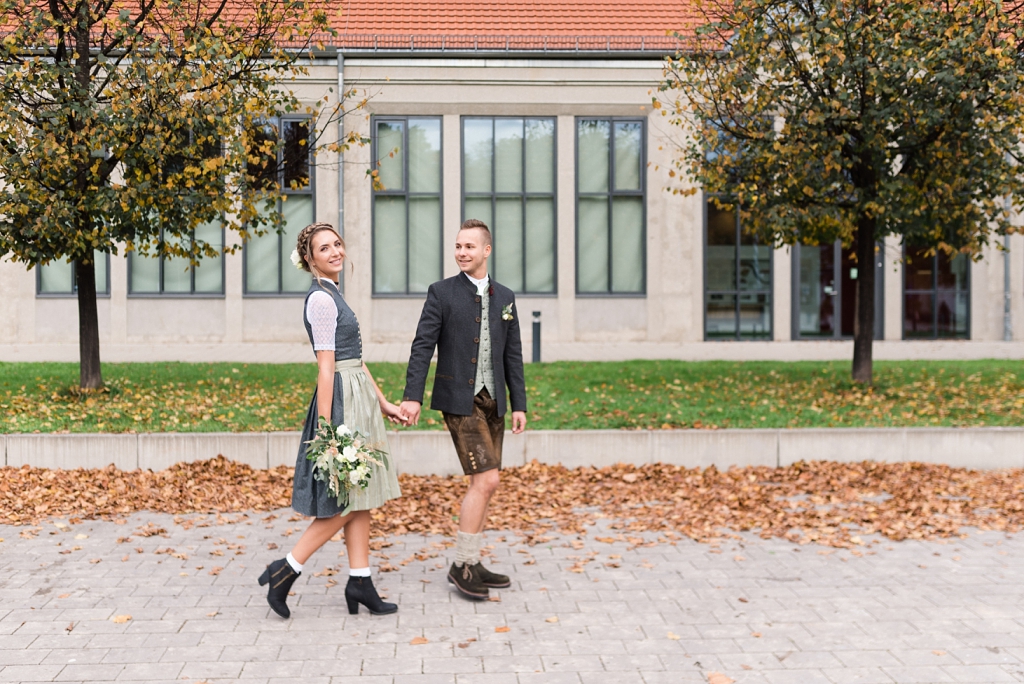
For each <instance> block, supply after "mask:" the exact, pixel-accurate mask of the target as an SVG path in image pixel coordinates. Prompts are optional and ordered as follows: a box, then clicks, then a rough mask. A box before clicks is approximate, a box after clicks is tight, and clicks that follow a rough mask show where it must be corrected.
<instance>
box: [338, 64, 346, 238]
mask: <svg viewBox="0 0 1024 684" xmlns="http://www.w3.org/2000/svg"><path fill="white" fill-rule="evenodd" d="M338 106H339V107H340V108H342V111H341V112H339V116H338V232H339V233H341V237H342V238H344V237H345V151H344V149H343V147H342V146H343V145H344V144H345V117H344V116H343V115H342V112H344V106H345V57H344V55H342V54H341V50H338Z"/></svg>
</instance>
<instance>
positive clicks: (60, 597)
mask: <svg viewBox="0 0 1024 684" xmlns="http://www.w3.org/2000/svg"><path fill="white" fill-rule="evenodd" d="M69 596H71V594H61V595H60V596H58V597H57V598H59V599H64V598H68V597H69Z"/></svg>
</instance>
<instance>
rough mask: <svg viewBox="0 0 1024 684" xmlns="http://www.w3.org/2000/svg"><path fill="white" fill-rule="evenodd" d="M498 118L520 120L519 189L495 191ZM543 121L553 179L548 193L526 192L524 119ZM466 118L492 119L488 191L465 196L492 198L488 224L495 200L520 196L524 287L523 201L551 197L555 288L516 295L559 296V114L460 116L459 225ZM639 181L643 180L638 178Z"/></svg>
mask: <svg viewBox="0 0 1024 684" xmlns="http://www.w3.org/2000/svg"><path fill="white" fill-rule="evenodd" d="M499 119H504V120H521V121H522V122H523V129H524V131H523V132H524V135H523V150H522V188H523V189H522V192H498V191H497V189H496V188H497V178H496V175H497V167H496V165H497V154H495V145H494V124H495V122H496V121H498V120H499ZM531 119H533V120H543V121H550V122H551V123H552V145H553V150H552V155H551V156H552V160H551V161H552V167H553V168H552V180H553V181H554V183H553V187H552V188H551V192H550V193H537V192H528V191H527V189H526V136H525V129H526V122H527V121H529V120H531ZM467 120H481V121H490V122H491V191H490V192H489V193H486V192H473V193H470V194H469V195H468V197H472V198H485V197H489V198H490V200H491V223H492V224H493V223H494V216H495V213H496V209H497V199H498V198H499V197H503V198H510V199H511V198H519V199H520V200H521V211H522V216H523V250H522V254H523V259H522V264H521V268H522V282H523V285H524V287H525V285H526V254H527V252H526V200H527V199H530V198H535V199H549V198H550V199H551V203H552V208H553V210H554V217H555V222H554V231H553V233H552V235H551V251H552V254H553V255H554V266H555V268H554V273H553V275H552V277H553V282H554V287H553V288H552V289H551V290H550V291H549V292H544V291H531V290H526V289H524V290H522V291H521V292H516V295H522V296H524V297H541V298H543V297H558V117H557V116H528V115H523V116H514V115H505V114H503V115H500V116H487V115H484V114H467V115H464V116H460V117H459V184H460V188H459V205H460V206H459V216H460V217H461V218H460V221H459V222H460V224H461V222H462V221H465V220H466V198H467V194H466V125H465V122H466V121H467ZM641 182H642V181H641ZM488 227H489V228H490V229H491V232H492V235H493V236H494V239H495V240H497V233H496V232H495V227H494V225H491V226H488ZM494 271H495V273H494V275H495V278H496V279H497V277H498V276H500V275H501V273H500V272H498V268H497V264H496V263H495V264H494Z"/></svg>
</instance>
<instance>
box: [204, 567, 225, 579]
mask: <svg viewBox="0 0 1024 684" xmlns="http://www.w3.org/2000/svg"><path fill="white" fill-rule="evenodd" d="M223 569H224V568H222V567H221V566H219V565H215V566H213V567H212V568H210V572H209V573H208V574H210V575H214V576H216V575H219V574H220V571H221V570H223Z"/></svg>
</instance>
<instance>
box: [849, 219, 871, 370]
mask: <svg viewBox="0 0 1024 684" xmlns="http://www.w3.org/2000/svg"><path fill="white" fill-rule="evenodd" d="M856 241H857V247H856V251H857V288H856V297H855V302H856V303H855V305H854V319H853V381H854V382H862V383H864V384H866V385H870V384H871V381H872V374H873V368H872V358H871V356H872V348H871V345H872V344H873V343H874V340H875V219H874V218H871V217H868V216H864V215H861V216H860V217H859V219H858V220H857V237H856Z"/></svg>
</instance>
